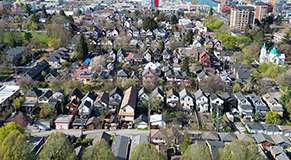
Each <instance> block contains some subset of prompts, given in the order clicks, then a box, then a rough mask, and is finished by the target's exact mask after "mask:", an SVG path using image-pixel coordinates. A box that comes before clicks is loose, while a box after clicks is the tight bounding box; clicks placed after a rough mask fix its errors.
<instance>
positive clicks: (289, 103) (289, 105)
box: [280, 90, 291, 114]
mask: <svg viewBox="0 0 291 160" xmlns="http://www.w3.org/2000/svg"><path fill="white" fill-rule="evenodd" d="M280 100H281V102H282V104H283V106H284V108H285V110H286V111H287V112H288V113H289V114H290V113H291V90H289V91H287V93H285V94H283V95H282V96H281V97H280Z"/></svg>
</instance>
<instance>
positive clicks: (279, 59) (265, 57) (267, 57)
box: [260, 44, 285, 66]
mask: <svg viewBox="0 0 291 160" xmlns="http://www.w3.org/2000/svg"><path fill="white" fill-rule="evenodd" d="M264 62H265V63H268V62H272V63H275V64H277V65H280V66H281V65H284V63H285V54H278V51H277V49H276V47H274V48H273V49H271V51H270V53H269V54H268V53H267V47H266V46H265V44H264V46H263V47H262V49H261V54H260V63H264Z"/></svg>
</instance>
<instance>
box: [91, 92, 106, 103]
mask: <svg viewBox="0 0 291 160" xmlns="http://www.w3.org/2000/svg"><path fill="white" fill-rule="evenodd" d="M99 101H101V102H104V103H106V104H108V101H109V94H108V93H107V92H102V93H101V94H100V95H99V96H98V97H97V98H96V100H95V102H94V104H95V103H97V102H99Z"/></svg>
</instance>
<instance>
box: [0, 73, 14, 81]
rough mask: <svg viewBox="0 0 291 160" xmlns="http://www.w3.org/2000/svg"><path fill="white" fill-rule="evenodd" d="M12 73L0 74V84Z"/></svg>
mask: <svg viewBox="0 0 291 160" xmlns="http://www.w3.org/2000/svg"><path fill="white" fill-rule="evenodd" d="M12 73H13V71H8V72H6V73H2V74H0V82H1V81H3V80H4V79H5V78H7V77H9V76H10V75H11V74H12Z"/></svg>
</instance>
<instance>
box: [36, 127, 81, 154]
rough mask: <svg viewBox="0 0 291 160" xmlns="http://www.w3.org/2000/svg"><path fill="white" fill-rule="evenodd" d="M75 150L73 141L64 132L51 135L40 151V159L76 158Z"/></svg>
mask: <svg viewBox="0 0 291 160" xmlns="http://www.w3.org/2000/svg"><path fill="white" fill-rule="evenodd" d="M75 155H76V154H75V151H74V147H73V146H72V144H71V142H69V140H68V138H67V137H66V135H65V134H64V133H63V132H55V133H51V134H50V135H49V139H48V140H47V142H46V144H45V145H44V147H43V149H42V150H41V152H40V153H39V156H38V159H40V160H42V159H67V160H69V159H75Z"/></svg>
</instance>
